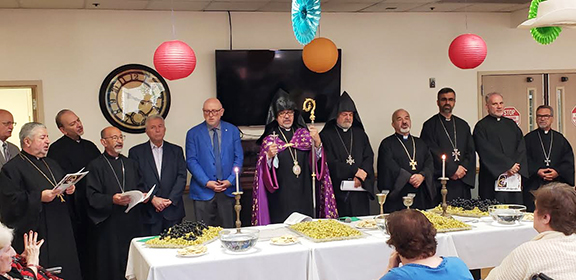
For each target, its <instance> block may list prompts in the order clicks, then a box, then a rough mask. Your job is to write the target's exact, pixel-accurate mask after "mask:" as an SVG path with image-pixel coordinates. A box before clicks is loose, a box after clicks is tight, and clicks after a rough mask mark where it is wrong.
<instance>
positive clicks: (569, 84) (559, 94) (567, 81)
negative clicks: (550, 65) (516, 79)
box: [549, 74, 576, 147]
mask: <svg viewBox="0 0 576 280" xmlns="http://www.w3.org/2000/svg"><path fill="white" fill-rule="evenodd" d="M549 79H550V99H549V100H550V106H552V108H554V123H553V124H552V128H553V129H555V130H557V131H559V132H560V133H562V134H564V136H565V137H566V139H568V141H569V142H570V144H571V145H572V147H574V145H575V144H576V114H575V113H576V74H550V75H549Z"/></svg>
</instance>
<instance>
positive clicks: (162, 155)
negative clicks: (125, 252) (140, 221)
mask: <svg viewBox="0 0 576 280" xmlns="http://www.w3.org/2000/svg"><path fill="white" fill-rule="evenodd" d="M146 134H147V135H148V137H149V138H150V141H146V142H144V143H142V144H140V145H137V146H134V147H132V148H131V149H130V152H129V156H128V157H129V158H131V159H133V160H135V161H137V162H138V165H139V167H140V172H141V173H142V179H143V181H144V185H145V186H146V189H147V190H150V189H151V188H152V186H154V185H156V188H155V189H154V195H153V197H152V199H151V200H150V202H151V203H147V204H146V205H145V207H144V211H143V213H142V214H143V218H144V228H145V231H144V233H145V234H146V235H158V234H160V233H161V232H162V231H163V230H164V229H166V228H169V227H171V226H173V225H175V224H177V223H180V222H181V221H182V218H184V216H185V215H186V213H185V211H184V203H183V201H182V193H183V192H184V188H185V187H186V162H185V161H184V153H183V152H182V147H180V146H178V145H174V144H172V143H168V142H166V141H164V135H165V134H166V127H165V126H164V118H162V116H159V115H154V116H150V117H148V118H147V119H146Z"/></svg>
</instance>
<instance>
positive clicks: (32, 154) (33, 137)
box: [0, 122, 82, 279]
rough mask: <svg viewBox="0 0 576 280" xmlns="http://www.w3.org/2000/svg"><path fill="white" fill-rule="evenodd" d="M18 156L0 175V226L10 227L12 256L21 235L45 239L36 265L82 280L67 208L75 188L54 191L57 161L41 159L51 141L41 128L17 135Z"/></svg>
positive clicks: (60, 175)
mask: <svg viewBox="0 0 576 280" xmlns="http://www.w3.org/2000/svg"><path fill="white" fill-rule="evenodd" d="M20 144H21V146H22V152H20V153H19V154H18V155H17V156H15V157H14V158H13V159H12V160H10V161H9V162H8V163H6V164H5V165H4V166H3V167H2V172H1V173H0V209H1V211H2V212H1V217H2V218H1V221H2V223H4V224H5V225H7V226H9V227H11V228H14V229H15V234H14V242H13V243H12V244H13V246H14V249H15V250H16V251H17V252H22V251H23V249H24V248H23V244H24V240H23V235H24V233H27V232H28V231H30V230H32V231H36V232H38V239H44V242H45V244H44V246H42V248H41V251H40V265H41V266H43V267H62V268H63V269H62V274H61V275H60V277H62V278H63V279H82V278H81V276H80V263H79V262H78V256H77V254H76V244H75V241H74V233H73V231H72V223H71V221H70V215H69V212H68V206H67V203H68V202H69V201H70V197H69V195H70V194H72V193H74V190H75V187H74V186H70V187H69V188H67V189H66V190H58V189H55V187H56V185H57V184H58V182H60V181H61V179H62V178H63V177H64V175H65V174H64V171H63V170H62V168H61V167H60V166H59V165H58V163H56V161H54V160H52V159H50V158H46V153H48V145H49V144H50V140H49V138H48V132H47V130H46V126H44V125H43V124H41V123H35V122H31V123H27V124H25V125H24V126H22V129H21V130H20Z"/></svg>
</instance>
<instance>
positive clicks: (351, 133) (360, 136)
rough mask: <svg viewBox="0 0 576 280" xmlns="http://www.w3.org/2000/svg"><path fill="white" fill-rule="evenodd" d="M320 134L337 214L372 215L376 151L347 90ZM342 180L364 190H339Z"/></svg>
mask: <svg viewBox="0 0 576 280" xmlns="http://www.w3.org/2000/svg"><path fill="white" fill-rule="evenodd" d="M320 136H321V137H322V144H323V145H324V149H325V151H326V159H327V162H328V166H330V172H331V173H330V178H331V179H332V185H333V186H334V195H335V196H336V206H337V208H338V214H339V215H340V216H352V217H354V216H366V215H369V214H370V201H369V200H370V199H374V152H373V151H372V146H370V140H369V139H368V135H366V132H365V131H364V126H363V125H362V121H361V120H360V115H359V114H358V110H356V106H355V104H354V101H353V100H352V98H350V95H348V93H347V92H344V93H342V95H341V96H340V99H339V100H338V104H337V105H336V107H335V108H334V110H333V111H332V113H331V115H330V117H329V120H328V122H326V125H324V128H323V129H322V132H320ZM343 180H353V181H354V185H355V187H357V188H358V189H359V190H361V191H342V190H340V184H341V183H342V181H343Z"/></svg>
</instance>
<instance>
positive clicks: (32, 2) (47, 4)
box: [19, 0, 84, 9]
mask: <svg viewBox="0 0 576 280" xmlns="http://www.w3.org/2000/svg"><path fill="white" fill-rule="evenodd" d="M19 1H20V7H21V8H27V9H82V8H84V0H19Z"/></svg>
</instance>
